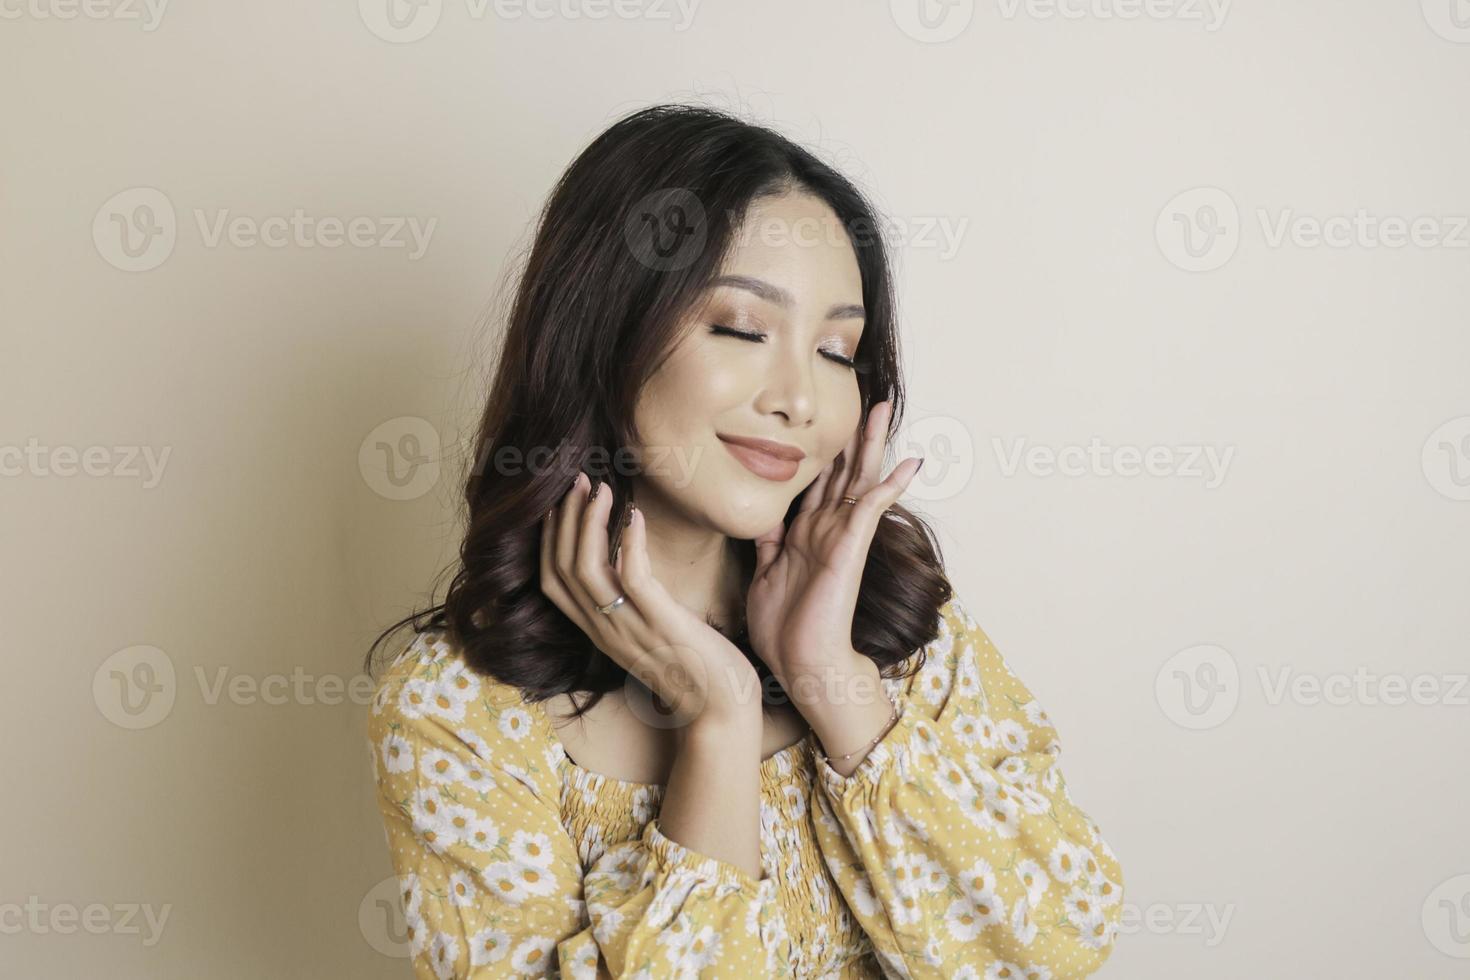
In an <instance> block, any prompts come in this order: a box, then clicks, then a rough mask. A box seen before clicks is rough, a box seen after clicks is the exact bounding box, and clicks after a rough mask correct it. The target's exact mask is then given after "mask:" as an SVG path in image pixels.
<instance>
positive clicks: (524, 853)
mask: <svg viewBox="0 0 1470 980" xmlns="http://www.w3.org/2000/svg"><path fill="white" fill-rule="evenodd" d="M510 856H511V857H513V858H515V859H516V860H517V861H520V862H522V863H524V864H528V865H531V866H532V867H537V868H549V867H551V860H552V854H551V838H550V837H548V836H547V835H545V834H528V833H526V832H525V831H524V830H518V831H516V832H515V833H514V834H513V835H512V836H511V839H510Z"/></svg>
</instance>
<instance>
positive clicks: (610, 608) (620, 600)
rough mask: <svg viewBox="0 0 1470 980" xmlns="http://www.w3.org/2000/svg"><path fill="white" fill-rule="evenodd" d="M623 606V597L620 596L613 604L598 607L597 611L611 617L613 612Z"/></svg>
mask: <svg viewBox="0 0 1470 980" xmlns="http://www.w3.org/2000/svg"><path fill="white" fill-rule="evenodd" d="M622 604H623V596H618V597H617V598H616V599H614V600H613V601H612V602H609V603H608V604H607V605H605V606H598V607H597V611H598V612H600V613H602V614H603V615H604V616H611V615H612V611H613V610H614V609H616V608H618V607H619V606H621V605H622Z"/></svg>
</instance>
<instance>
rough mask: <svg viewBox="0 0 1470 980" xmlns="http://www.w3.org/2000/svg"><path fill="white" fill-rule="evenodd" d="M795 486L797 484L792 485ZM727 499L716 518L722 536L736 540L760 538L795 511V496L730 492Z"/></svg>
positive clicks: (772, 493) (755, 492)
mask: <svg viewBox="0 0 1470 980" xmlns="http://www.w3.org/2000/svg"><path fill="white" fill-rule="evenodd" d="M792 482H793V483H794V482H795V481H792ZM726 494H727V496H726V498H725V500H723V501H722V502H721V504H720V507H719V512H718V513H717V514H715V515H714V516H715V518H716V523H717V524H718V526H719V528H720V531H721V533H723V534H725V535H726V536H728V537H732V538H741V539H746V540H748V539H751V538H758V537H760V536H761V535H762V534H765V533H766V532H767V531H769V530H770V529H771V528H773V527H775V526H776V525H777V524H780V523H781V521H782V520H784V519H785V517H786V511H787V510H789V509H790V508H791V501H792V500H794V499H796V495H795V493H787V492H785V491H775V490H774V489H773V490H767V491H765V492H764V493H762V492H758V491H745V490H741V491H738V492H731V491H729V490H727V491H726Z"/></svg>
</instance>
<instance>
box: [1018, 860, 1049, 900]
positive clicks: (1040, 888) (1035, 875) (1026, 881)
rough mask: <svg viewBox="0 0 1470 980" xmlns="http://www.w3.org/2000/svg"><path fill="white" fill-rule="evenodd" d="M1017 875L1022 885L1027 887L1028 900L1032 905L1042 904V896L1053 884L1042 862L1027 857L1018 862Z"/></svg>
mask: <svg viewBox="0 0 1470 980" xmlns="http://www.w3.org/2000/svg"><path fill="white" fill-rule="evenodd" d="M1016 877H1017V878H1018V879H1019V880H1020V882H1021V886H1022V887H1023V888H1025V889H1026V901H1027V902H1028V903H1030V904H1031V905H1040V904H1041V899H1042V896H1044V895H1045V894H1046V889H1047V886H1049V885H1050V884H1051V878H1050V876H1048V875H1047V873H1046V871H1045V870H1043V869H1042V867H1041V865H1040V864H1037V863H1036V862H1035V861H1033V860H1031V859H1030V858H1026V859H1025V860H1023V861H1020V862H1018V863H1017V864H1016Z"/></svg>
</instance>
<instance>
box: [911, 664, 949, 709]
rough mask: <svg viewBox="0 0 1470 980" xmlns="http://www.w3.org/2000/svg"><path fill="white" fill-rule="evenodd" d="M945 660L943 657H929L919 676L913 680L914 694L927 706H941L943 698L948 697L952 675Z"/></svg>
mask: <svg viewBox="0 0 1470 980" xmlns="http://www.w3.org/2000/svg"><path fill="white" fill-rule="evenodd" d="M947 659H948V658H947V656H945V655H940V656H934V655H930V656H929V657H928V659H927V660H926V661H925V663H924V666H923V668H922V669H921V670H920V671H919V675H918V676H917V677H915V678H914V687H913V690H914V692H915V693H916V694H918V695H919V697H921V698H923V699H924V700H925V701H927V702H928V703H929V704H943V703H944V700H945V698H947V697H949V688H950V683H951V682H952V680H953V678H954V674H953V673H952V672H951V671H950V669H949V667H948V665H947V664H946V663H945V661H946V660H947Z"/></svg>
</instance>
